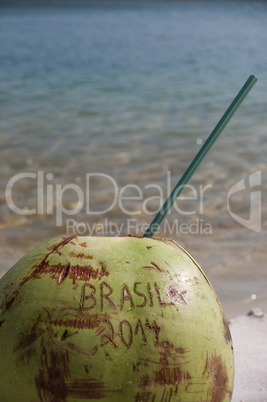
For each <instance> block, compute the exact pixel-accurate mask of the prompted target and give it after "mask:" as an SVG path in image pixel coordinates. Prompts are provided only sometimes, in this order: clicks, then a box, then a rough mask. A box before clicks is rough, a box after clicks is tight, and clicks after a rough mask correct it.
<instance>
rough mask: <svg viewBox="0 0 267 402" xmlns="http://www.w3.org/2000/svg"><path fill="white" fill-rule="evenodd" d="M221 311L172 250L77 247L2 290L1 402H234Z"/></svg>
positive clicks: (191, 263) (37, 263)
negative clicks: (85, 401)
mask: <svg viewBox="0 0 267 402" xmlns="http://www.w3.org/2000/svg"><path fill="white" fill-rule="evenodd" d="M233 380H234V359H233V346H232V340H231V335H230V331H229V328H228V324H227V320H226V318H225V315H224V312H223V309H222V307H221V304H220V302H219V300H218V298H217V296H216V294H215V292H214V290H213V288H212V286H211V284H210V282H209V281H208V279H207V277H206V275H205V274H204V272H203V271H202V269H201V268H200V266H199V265H198V264H197V262H196V261H195V260H194V259H193V258H192V257H191V255H190V254H189V253H188V252H187V251H186V250H184V249H183V248H182V247H180V246H179V245H178V244H177V243H175V242H174V241H172V240H165V239H164V240H163V239H151V238H137V237H121V238H108V237H106V238H105V237H69V238H65V239H52V240H49V241H46V242H44V243H42V244H40V245H39V246H37V247H35V248H34V249H33V250H32V251H30V252H29V253H28V254H26V255H25V256H24V257H23V258H22V259H21V260H20V261H18V262H17V263H16V264H15V265H14V266H13V268H11V269H10V270H9V271H8V272H7V273H6V275H5V276H4V277H3V278H2V279H1V281H0V400H1V402H13V401H17V402H19V401H25V402H35V401H49V402H52V401H54V402H63V401H76V402H77V401H80V400H83V401H84V400H90V401H99V400H105V401H114V402H115V401H116V402H120V401H144V402H145V401H149V402H150V401H151V402H152V401H155V402H157V401H214V402H220V401H230V400H231V395H232V390H233Z"/></svg>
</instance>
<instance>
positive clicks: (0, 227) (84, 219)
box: [0, 0, 267, 317]
mask: <svg viewBox="0 0 267 402" xmlns="http://www.w3.org/2000/svg"><path fill="white" fill-rule="evenodd" d="M266 20H267V3H266V2H265V1H141V0H139V1H137V0H136V1H130V0H124V1H114V0H109V1H104V0H98V1H86V0H84V1H46V2H42V1H32V2H23V1H20V2H15V1H0V37H1V46H0V115H1V118H0V152H1V154H0V156H1V159H0V160H1V170H0V185H1V193H0V201H1V205H0V216H1V220H0V258H1V265H0V275H3V274H4V272H5V271H7V270H8V269H9V268H10V267H11V266H12V265H13V264H14V263H15V262H16V261H17V260H18V259H19V258H20V257H21V256H22V255H23V254H25V253H26V252H27V251H28V250H30V249H31V248H33V247H34V246H35V245H36V244H37V243H40V242H42V241H43V240H46V239H48V238H51V237H60V236H66V235H71V234H75V233H73V232H75V230H76V234H79V235H101V234H102V235H106V236H114V235H115V236H116V235H128V234H129V233H131V234H133V235H139V236H142V234H143V226H142V225H145V224H148V223H150V222H151V220H152V219H153V217H154V215H155V213H156V211H157V210H158V209H159V207H160V205H161V202H162V200H163V199H164V200H165V199H166V198H167V196H168V194H169V190H170V187H171V188H173V187H174V186H175V185H176V183H177V182H178V180H179V179H180V177H181V175H182V174H183V172H184V171H185V169H186V168H187V166H188V165H189V163H190V162H191V160H192V159H193V158H194V156H195V155H196V153H197V151H198V150H199V149H200V146H201V144H202V143H203V142H204V141H205V139H206V138H207V137H208V135H209V134H210V133H211V131H212V130H213V128H214V127H215V125H216V124H217V122H218V121H219V119H220V118H221V116H222V114H223V113H224V112H225V110H226V109H227V107H228V106H229V104H230V102H231V101H232V100H233V98H234V97H235V96H236V94H237V93H238V91H239V90H240V88H241V87H242V85H243V84H244V82H245V81H246V80H247V78H248V76H249V75H250V74H255V75H257V76H258V78H259V81H258V83H257V84H256V86H255V87H254V89H253V90H252V92H251V93H250V94H249V95H248V97H247V99H246V100H245V101H244V103H243V104H242V106H241V107H240V109H239V110H238V111H237V113H236V115H235V116H234V118H233V120H232V121H231V122H230V123H229V125H228V126H227V128H226V129H225V130H224V133H223V134H222V135H221V138H220V139H219V140H218V142H217V143H216V145H215V146H214V148H213V149H212V150H211V152H210V153H209V155H208V156H207V158H206V160H205V161H204V162H203V164H202V165H201V167H200V168H199V170H198V171H197V173H196V174H195V176H194V177H193V178H192V180H191V181H190V185H191V186H192V188H188V189H186V190H185V192H184V193H183V196H181V198H180V199H179V201H178V202H177V207H176V208H173V210H172V212H171V214H170V215H169V216H168V219H167V221H168V225H164V226H162V228H161V230H160V231H159V232H158V233H157V236H164V237H171V238H173V239H174V240H176V241H177V242H178V243H180V244H181V245H182V246H184V247H185V248H186V249H187V250H188V251H189V252H190V253H191V254H192V255H193V257H194V258H195V259H196V260H197V261H198V262H199V263H200V265H201V266H202V268H203V269H204V271H205V272H206V274H207V276H208V278H209V279H210V281H211V282H212V285H213V286H214V288H215V290H216V292H217V294H218V296H219V298H220V300H221V302H222V304H223V307H224V309H225V311H226V314H227V316H228V317H233V316H235V315H237V314H240V313H242V314H245V313H247V311H248V310H249V309H250V308H251V307H260V308H262V309H263V310H265V311H267V291H266V280H267V270H266V245H265V243H266V234H267V230H266V229H267V203H266V201H267V196H266V195H267V181H266V175H267V167H266V158H267V128H266V126H267V113H266V107H267V42H266V36H267V26H266ZM88 175H90V176H88ZM251 175H252V176H251ZM255 175H256V176H255ZM89 177H90V180H89V179H88V178H89ZM251 177H254V178H255V177H256V178H257V180H256V181H253V180H250V178H251ZM89 182H90V183H89ZM238 182H241V184H242V185H241V186H239V190H238V191H237V188H236V187H234V186H235V185H236V183H238ZM250 186H253V187H251V188H250ZM254 187H255V188H254ZM159 188H160V189H161V190H162V191H161V192H159ZM203 188H205V191H204V193H203V191H202V190H203ZM233 188H235V191H232V189H233ZM122 189H123V193H121V195H122V196H123V206H124V209H123V208H122V204H120V203H119V202H116V201H117V200H118V199H117V198H116V191H117V190H118V191H122ZM201 191H202V192H201ZM231 191H232V194H231ZM255 192H257V193H255ZM159 193H160V197H159ZM252 193H253V194H254V196H255V197H254V196H252ZM201 194H202V198H201ZM229 194H231V197H230V196H229ZM126 197H128V199H126ZM253 197H254V198H253ZM253 200H256V201H257V203H256V204H255V203H252V201H253ZM111 205H112V207H110V206H111ZM109 207H110V208H109ZM252 207H253V208H252ZM34 209H36V213H32V212H33V211H34ZM100 211H102V213H100ZM95 212H99V213H98V214H96V213H95ZM59 215H60V216H59ZM238 217H239V218H240V219H239V218H238ZM70 220H72V221H71V225H72V227H70ZM74 222H75V223H74ZM129 222H130V224H129ZM86 225H87V226H86Z"/></svg>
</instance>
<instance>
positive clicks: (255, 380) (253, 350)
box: [0, 252, 267, 402]
mask: <svg viewBox="0 0 267 402" xmlns="http://www.w3.org/2000/svg"><path fill="white" fill-rule="evenodd" d="M0 255H1V259H0V261H1V263H0V278H1V277H2V276H3V275H4V274H5V272H7V270H8V269H9V268H10V267H11V266H12V265H13V263H15V262H16V261H18V260H19V259H20V258H21V257H22V256H23V255H24V253H23V252H21V253H20V252H17V253H13V254H12V255H11V253H10V252H1V254H0ZM11 260H12V261H11ZM248 313H249V311H248ZM229 327H230V331H231V334H232V338H233V344H234V353H235V387H234V393H233V399H232V401H233V402H241V401H242V402H265V401H266V402H267V314H264V313H262V312H261V310H260V309H257V308H255V309H253V310H251V311H250V314H249V315H243V316H239V317H237V318H233V319H231V320H230V322H229Z"/></svg>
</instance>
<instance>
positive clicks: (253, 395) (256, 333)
mask: <svg viewBox="0 0 267 402" xmlns="http://www.w3.org/2000/svg"><path fill="white" fill-rule="evenodd" d="M255 310H256V309H255ZM256 312H258V313H259V314H257V315H253V314H252V315H247V316H240V317H237V318H235V319H232V320H231V321H230V331H231V334H232V338H233V343H234V353H235V387H234V393H233V399H232V401H233V402H241V401H242V402H264V401H266V402H267V314H263V313H261V314H260V310H258V311H257V310H256Z"/></svg>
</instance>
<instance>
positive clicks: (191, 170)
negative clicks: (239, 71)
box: [143, 75, 258, 237]
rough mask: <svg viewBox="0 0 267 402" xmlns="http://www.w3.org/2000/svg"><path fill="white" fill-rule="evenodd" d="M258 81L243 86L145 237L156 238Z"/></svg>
mask: <svg viewBox="0 0 267 402" xmlns="http://www.w3.org/2000/svg"><path fill="white" fill-rule="evenodd" d="M257 81H258V78H257V77H256V76H255V75H251V76H250V77H249V78H248V79H247V81H246V82H245V84H244V85H243V87H242V88H241V90H240V91H239V93H238V94H237V96H236V97H235V99H234V100H233V102H232V103H231V105H230V106H229V107H228V109H227V110H226V112H225V113H224V115H223V116H222V118H221V120H220V121H219V122H218V124H217V126H216V127H215V128H214V130H213V131H212V133H211V134H210V136H209V137H208V138H207V140H206V141H205V142H204V144H203V145H202V147H201V148H200V150H199V151H198V153H197V155H196V156H195V158H194V159H193V161H192V162H191V164H190V165H189V166H188V168H187V169H186V171H185V172H184V174H183V176H182V177H181V179H180V180H179V182H178V183H177V185H176V186H175V187H174V189H173V190H172V192H171V194H170V195H169V197H168V198H167V200H166V201H165V203H164V204H163V206H162V207H161V209H160V210H159V212H158V213H157V215H156V216H155V218H154V219H153V221H152V222H151V224H150V226H149V227H148V229H147V230H146V232H145V233H144V236H143V237H153V236H154V234H155V233H156V231H157V230H158V229H159V226H160V225H161V223H162V222H163V220H164V219H165V217H166V215H167V214H168V213H169V211H170V209H171V208H172V206H173V204H174V203H175V201H176V199H177V198H178V197H179V195H180V194H181V192H182V191H183V189H184V187H185V186H186V184H187V183H188V182H189V180H190V179H191V177H192V176H193V174H194V173H195V171H196V170H197V168H198V167H199V165H200V164H201V162H202V161H203V159H204V158H205V156H206V155H207V153H208V152H209V150H210V148H211V147H212V145H213V144H214V142H215V141H216V140H217V138H218V137H219V135H220V134H221V132H222V131H223V129H224V128H225V127H226V125H227V124H228V122H229V121H230V119H231V118H232V117H233V115H234V113H235V112H236V111H237V109H238V108H239V106H240V105H241V103H242V102H243V100H244V99H245V97H246V96H247V95H248V93H249V92H250V91H251V89H252V88H253V86H254V85H255V84H256V82H257Z"/></svg>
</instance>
